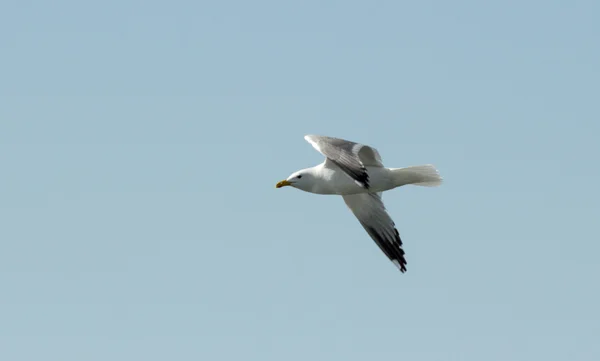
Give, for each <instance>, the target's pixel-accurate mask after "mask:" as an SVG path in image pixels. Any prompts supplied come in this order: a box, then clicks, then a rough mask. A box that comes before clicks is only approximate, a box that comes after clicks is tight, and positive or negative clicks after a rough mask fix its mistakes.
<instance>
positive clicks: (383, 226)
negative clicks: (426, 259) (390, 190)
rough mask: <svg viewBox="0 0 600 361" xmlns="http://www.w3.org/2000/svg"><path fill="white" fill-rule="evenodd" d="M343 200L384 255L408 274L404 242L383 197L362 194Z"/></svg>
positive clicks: (374, 194) (349, 196)
mask: <svg viewBox="0 0 600 361" xmlns="http://www.w3.org/2000/svg"><path fill="white" fill-rule="evenodd" d="M343 198H344V202H345V203H346V205H347V206H348V208H350V210H351V211H352V213H353V214H354V216H355V217H356V218H357V219H358V221H359V222H360V224H361V225H362V226H363V228H364V229H365V230H366V231H367V233H368V234H369V236H371V238H372V239H373V240H374V241H375V243H376V244H377V245H378V246H379V248H380V249H381V250H382V251H383V253H385V255H386V256H387V257H388V258H389V259H390V261H392V263H394V265H396V267H398V269H399V270H400V271H401V272H402V273H404V272H406V263H407V262H406V258H405V257H404V249H402V240H401V239H400V234H399V233H398V230H397V229H396V225H395V224H394V221H393V220H392V218H391V217H390V215H389V214H388V212H387V210H386V209H385V205H384V204H383V201H382V200H381V196H380V195H378V194H376V193H360V194H352V195H345V196H343Z"/></svg>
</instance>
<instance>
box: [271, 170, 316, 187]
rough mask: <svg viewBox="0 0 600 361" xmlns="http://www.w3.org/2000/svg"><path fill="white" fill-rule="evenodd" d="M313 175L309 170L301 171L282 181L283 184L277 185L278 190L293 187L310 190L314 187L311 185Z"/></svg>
mask: <svg viewBox="0 0 600 361" xmlns="http://www.w3.org/2000/svg"><path fill="white" fill-rule="evenodd" d="M311 178H312V174H311V173H310V172H308V171H307V170H299V171H297V172H294V173H292V174H291V175H290V176H289V177H287V179H284V180H282V181H281V182H279V183H277V184H276V185H275V187H276V188H281V187H287V186H291V187H294V188H298V189H302V190H305V189H308V188H309V187H311V186H312V184H311V181H310V180H311Z"/></svg>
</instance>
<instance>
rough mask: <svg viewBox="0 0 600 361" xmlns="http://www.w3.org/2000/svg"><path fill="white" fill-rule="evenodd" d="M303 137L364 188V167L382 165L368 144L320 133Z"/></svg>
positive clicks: (365, 171)
mask: <svg viewBox="0 0 600 361" xmlns="http://www.w3.org/2000/svg"><path fill="white" fill-rule="evenodd" d="M304 139H306V141H307V142H309V143H310V144H311V145H312V146H313V147H314V148H315V149H316V150H318V151H319V153H321V154H323V155H324V156H325V157H327V159H328V160H330V161H331V162H333V163H334V164H335V165H337V166H338V167H339V168H340V169H341V170H343V171H344V173H346V174H348V175H349V176H350V177H351V178H352V179H354V180H355V181H356V182H357V183H358V184H359V185H361V186H362V187H364V188H366V189H368V188H369V174H368V173H367V169H366V167H367V166H370V167H383V164H382V162H381V156H380V155H379V152H378V151H377V150H376V149H375V148H372V147H369V146H368V145H364V144H360V143H355V142H351V141H348V140H344V139H340V138H333V137H325V136H320V135H306V136H305V137H304Z"/></svg>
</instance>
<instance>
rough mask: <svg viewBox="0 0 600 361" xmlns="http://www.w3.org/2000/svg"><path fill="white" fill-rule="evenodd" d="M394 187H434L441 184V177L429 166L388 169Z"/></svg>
mask: <svg viewBox="0 0 600 361" xmlns="http://www.w3.org/2000/svg"><path fill="white" fill-rule="evenodd" d="M390 170H391V171H392V175H393V178H394V183H395V186H396V187H400V186H403V185H407V184H414V185H416V186H422V187H436V186H439V185H440V184H442V177H441V176H440V174H439V173H438V171H437V169H435V167H434V166H433V165H431V164H425V165H416V166H412V167H406V168H390Z"/></svg>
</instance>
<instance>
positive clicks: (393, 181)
mask: <svg viewBox="0 0 600 361" xmlns="http://www.w3.org/2000/svg"><path fill="white" fill-rule="evenodd" d="M304 139H305V140H306V141H307V142H308V143H310V144H311V145H312V146H313V147H314V148H315V149H316V150H317V151H319V153H321V154H322V155H324V156H325V161H324V162H323V163H321V164H319V165H316V166H314V167H311V168H305V169H301V170H299V171H296V172H294V173H292V174H291V175H290V176H289V177H287V179H285V180H282V181H281V182H279V183H277V185H276V188H282V187H286V186H290V187H293V188H297V189H299V190H302V191H305V192H309V193H315V194H323V195H340V196H342V198H343V199H344V202H345V203H346V206H348V208H349V209H350V210H351V211H352V213H353V214H354V216H355V217H356V218H357V219H358V221H359V222H360V224H361V225H362V227H363V228H364V229H365V231H366V232H367V233H368V234H369V236H370V237H371V238H372V239H373V240H374V241H375V243H376V244H377V246H379V248H380V249H381V251H383V253H384V254H385V255H386V256H387V257H388V258H389V260H390V261H391V262H392V263H393V264H394V265H395V266H396V267H398V269H399V270H400V271H401V272H402V273H404V272H406V263H407V262H406V258H405V257H404V250H403V249H402V240H401V239H400V234H399V233H398V230H397V229H396V225H395V224H394V221H393V220H392V218H391V217H390V215H389V214H388V212H387V210H386V208H385V206H384V204H383V201H382V200H381V196H382V193H383V192H385V191H389V190H392V189H394V188H397V187H401V186H403V185H408V184H413V185H417V186H425V187H435V186H438V185H440V184H441V183H442V177H440V174H439V173H438V171H437V170H436V168H435V167H434V166H433V165H431V164H426V165H418V166H411V167H405V168H387V167H385V166H384V165H383V163H382V161H381V156H380V155H379V152H378V151H377V149H375V148H373V147H371V146H368V145H364V144H360V143H356V142H352V141H348V140H344V139H340V138H334V137H327V136H320V135H306V136H305V137H304Z"/></svg>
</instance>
